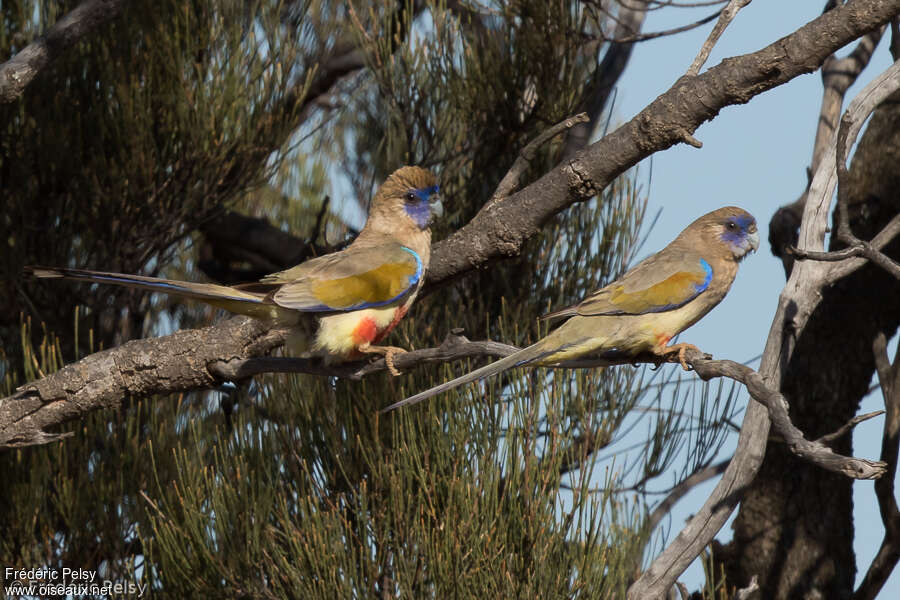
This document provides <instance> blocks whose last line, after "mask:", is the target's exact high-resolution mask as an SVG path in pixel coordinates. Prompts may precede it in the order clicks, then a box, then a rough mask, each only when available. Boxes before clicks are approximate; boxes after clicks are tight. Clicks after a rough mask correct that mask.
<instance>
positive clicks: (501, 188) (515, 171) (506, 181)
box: [490, 113, 590, 203]
mask: <svg viewBox="0 0 900 600" xmlns="http://www.w3.org/2000/svg"><path fill="white" fill-rule="evenodd" d="M588 121H590V118H589V117H588V115H587V113H578V114H577V115H575V116H574V117H569V118H568V119H566V120H565V121H562V122H560V123H557V124H556V125H554V126H553V127H550V128H549V129H547V130H545V131H542V132H541V133H540V135H538V136H537V137H536V138H534V139H533V140H531V141H530V142H528V144H527V145H526V146H525V147H524V148H522V151H521V152H519V156H518V157H517V158H516V161H515V162H514V163H513V165H512V166H511V167H510V168H509V171H507V172H506V175H504V176H503V179H502V180H501V181H500V184H499V185H497V189H496V190H494V194H493V195H492V196H491V200H490V201H491V203H493V202H497V201H498V200H502V199H503V198H506V197H507V196H509V195H510V194H511V193H513V192H514V191H515V190H516V188H517V187H519V181H520V180H521V179H522V175H523V174H524V173H525V169H527V168H528V165H530V164H531V161H532V160H534V155H535V154H536V153H537V150H538V148H540V147H541V146H543V145H544V144H546V143H547V142H548V141H550V140H551V139H553V138H554V137H556V136H558V135H559V134H561V133H563V132H564V131H566V130H567V129H571V128H573V127H574V126H575V125H577V124H578V123H587V122H588Z"/></svg>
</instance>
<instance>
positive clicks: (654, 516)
mask: <svg viewBox="0 0 900 600" xmlns="http://www.w3.org/2000/svg"><path fill="white" fill-rule="evenodd" d="M730 462H731V459H730V458H727V459H725V460H723V461H722V462H720V463H717V464H714V465H710V466H708V467H706V468H705V469H701V470H699V471H695V472H694V473H691V475H690V476H688V477H687V478H686V479H685V480H684V481H682V482H681V483H679V484H678V485H676V486H675V487H673V488H672V491H670V492H669V493H668V495H667V496H666V497H665V498H663V500H662V502H660V503H659V504H657V505H656V507H655V508H654V509H653V511H652V512H651V513H650V516H649V517H647V522H646V525H645V528H646V531H647V532H650V531H653V530H654V529H656V526H657V525H658V524H659V522H660V521H662V520H663V517H665V516H666V515H667V514H669V511H671V510H672V507H673V506H675V504H676V503H677V502H678V501H679V500H681V498H683V497H684V495H685V494H687V493H688V492H689V491H691V490H692V489H694V488H695V487H697V486H698V485H700V484H701V483H703V482H705V481H709V480H710V479H712V478H713V477H718V476H719V475H721V474H722V473H724V472H725V469H727V468H728V463H730Z"/></svg>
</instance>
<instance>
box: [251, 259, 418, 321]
mask: <svg viewBox="0 0 900 600" xmlns="http://www.w3.org/2000/svg"><path fill="white" fill-rule="evenodd" d="M423 273H424V267H423V264H422V259H421V257H420V256H419V255H418V254H417V253H416V252H414V251H413V250H411V249H409V248H407V247H406V246H401V245H399V244H379V245H376V246H366V247H364V248H354V247H352V246H351V247H350V248H347V249H346V250H342V251H341V252H335V253H334V254H328V255H326V256H322V257H319V258H314V259H312V260H308V261H306V262H305V263H303V264H300V265H298V266H296V267H293V268H291V269H288V270H286V271H281V272H279V273H273V274H272V275H268V276H267V277H265V278H263V280H262V282H261V283H264V284H280V287H278V289H277V291H275V292H274V293H273V294H272V295H271V298H272V300H273V301H274V302H275V303H276V304H278V305H279V306H283V307H285V308H291V309H294V310H299V311H309V312H325V311H348V310H358V309H362V308H370V307H373V306H383V305H385V304H389V303H391V302H393V301H395V300H397V299H399V298H401V297H402V296H404V295H406V294H407V293H408V292H409V291H411V290H412V289H413V288H414V287H415V286H416V285H417V284H418V283H419V281H420V280H421V279H422V276H423Z"/></svg>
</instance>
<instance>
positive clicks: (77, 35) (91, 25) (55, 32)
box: [0, 0, 125, 104]
mask: <svg viewBox="0 0 900 600" xmlns="http://www.w3.org/2000/svg"><path fill="white" fill-rule="evenodd" d="M123 4H125V2H124V0H85V1H84V2H82V3H81V4H79V5H78V6H77V7H75V8H74V9H73V10H72V11H70V12H69V13H67V14H66V15H65V16H64V17H62V18H61V19H60V20H58V21H57V22H56V23H55V24H54V25H53V27H51V28H50V30H49V31H48V32H47V33H46V34H45V35H42V36H40V37H39V38H37V39H35V40H34V41H33V42H31V43H30V44H28V45H27V46H25V47H24V48H22V50H21V51H20V52H19V53H18V54H16V55H15V56H13V57H12V58H10V59H9V60H8V61H6V62H5V63H3V64H2V65H0V103H4V104H5V103H9V102H12V101H14V100H16V99H17V98H18V97H19V96H21V95H22V93H23V92H24V91H25V88H26V87H27V86H28V84H29V83H31V81H32V80H33V79H34V78H35V77H36V76H37V74H38V73H40V72H41V70H42V69H44V67H46V66H47V65H48V64H50V62H51V61H53V60H54V59H56V58H57V57H58V56H59V55H60V54H62V52H63V51H64V50H66V49H67V48H69V47H70V46H72V45H73V44H75V43H77V42H78V41H79V40H81V39H82V38H84V37H85V36H86V35H87V34H89V33H90V32H91V31H93V30H94V29H96V28H97V27H98V26H100V25H102V24H104V23H106V22H107V21H111V20H112V19H114V18H116V17H117V16H119V13H120V12H121V11H122V5H123Z"/></svg>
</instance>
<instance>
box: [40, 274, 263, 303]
mask: <svg viewBox="0 0 900 600" xmlns="http://www.w3.org/2000/svg"><path fill="white" fill-rule="evenodd" d="M25 273H26V274H28V275H32V276H33V277H37V278H38V279H73V280H78V281H92V282H94V283H110V284H114V285H124V286H128V287H133V288H138V289H143V290H150V291H156V292H163V293H167V294H176V295H179V296H187V297H189V298H196V299H198V300H206V301H219V302H221V301H229V302H249V303H253V304H264V303H265V297H264V296H263V295H261V294H254V293H250V292H244V291H241V290H237V289H234V288H232V287H228V286H225V285H216V284H214V283H192V282H190V281H175V280H172V279H159V278H156V277H142V276H140V275H126V274H125V273H106V272H103V271H88V270H85V269H67V268H64V267H25Z"/></svg>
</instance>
